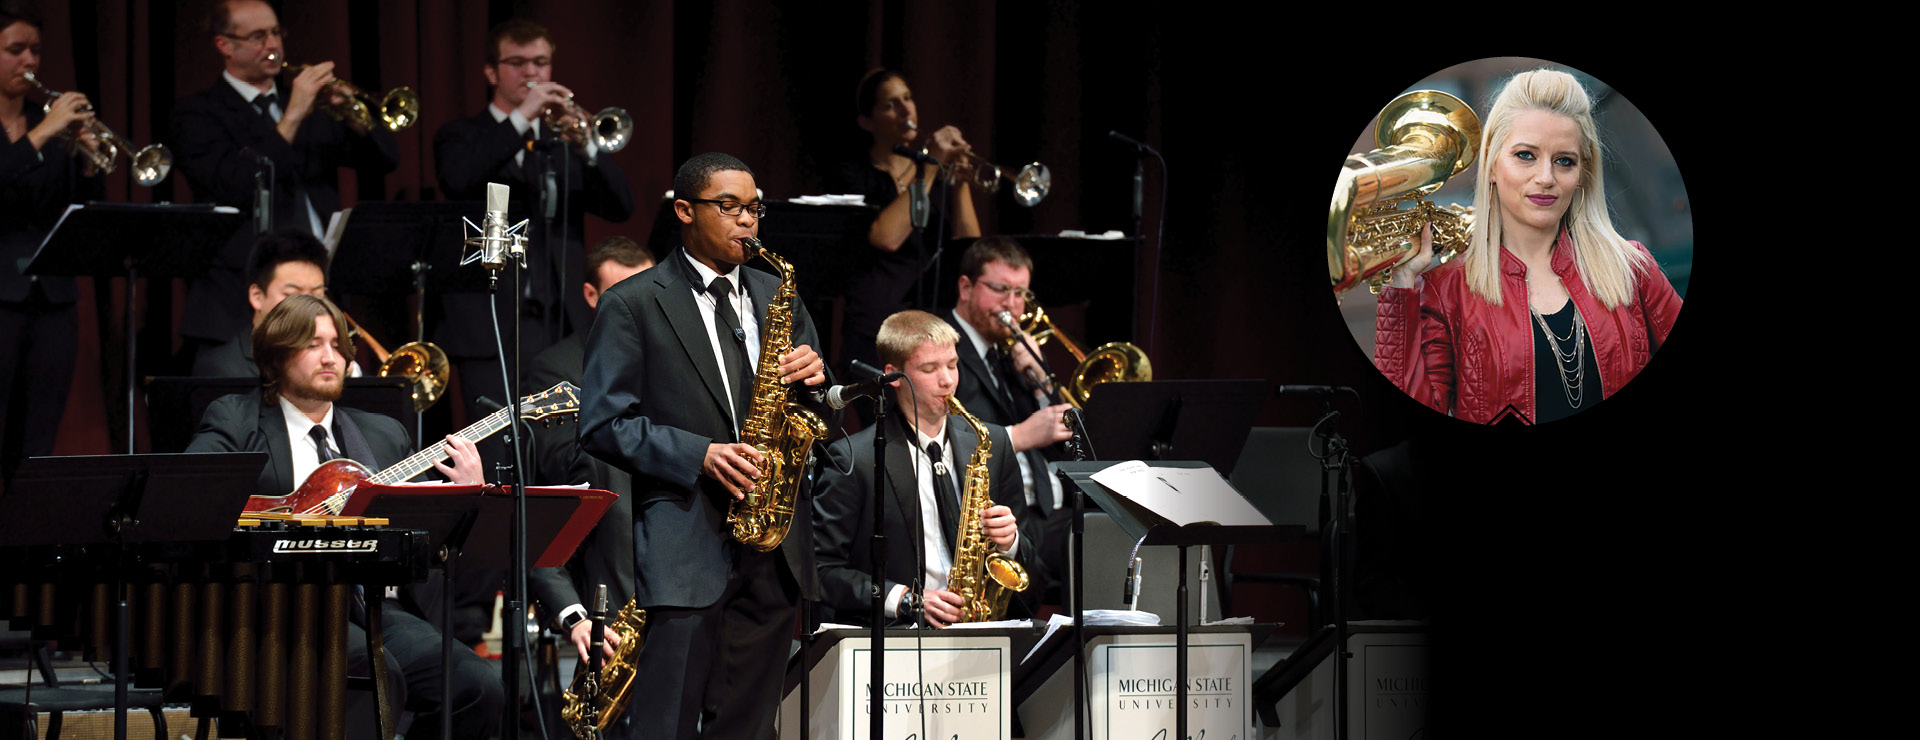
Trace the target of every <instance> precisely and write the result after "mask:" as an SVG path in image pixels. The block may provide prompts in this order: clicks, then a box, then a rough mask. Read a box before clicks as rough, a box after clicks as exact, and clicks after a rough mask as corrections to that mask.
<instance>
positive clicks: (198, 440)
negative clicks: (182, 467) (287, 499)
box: [186, 393, 413, 496]
mask: <svg viewBox="0 0 1920 740" xmlns="http://www.w3.org/2000/svg"><path fill="white" fill-rule="evenodd" d="M333 410H334V414H333V429H332V430H331V431H330V432H329V433H330V434H333V435H334V439H335V440H336V441H335V444H336V445H338V446H339V447H340V451H341V453H342V454H344V455H346V456H347V457H348V458H351V459H352V460H354V461H356V462H359V463H361V464H363V465H366V466H367V467H369V468H372V469H374V470H375V471H378V470H380V469H382V468H384V467H386V466H388V465H392V464H394V463H397V462H400V461H401V460H404V459H406V457H407V456H408V455H411V454H413V438H412V436H410V435H408V434H407V430H406V427H403V426H401V425H400V422H398V421H395V420H394V419H393V418H392V417H388V416H383V415H381V414H375V413H371V412H367V411H361V410H359V409H350V408H347V407H345V406H340V405H337V404H336V405H335V406H334V407H333ZM291 445H292V442H291V441H290V440H288V439H287V421H286V417H285V416H284V415H282V414H281V413H280V404H279V402H277V401H262V400H261V398H260V396H259V394H255V393H245V394H241V393H236V394H233V395H230V396H221V397H219V398H217V399H214V402H213V403H212V404H209V405H208V406H207V411H206V413H204V414H201V416H200V428H199V430H198V431H196V432H194V435H193V441H192V442H189V443H188V444H187V449H186V451H187V452H265V453H268V460H267V467H266V469H265V470H262V471H260V483H259V485H258V486H256V487H255V491H254V495H256V496H284V495H286V494H288V493H290V492H292V491H293V489H294V488H297V487H298V486H299V485H300V481H297V480H294V479H293V450H292V446H291Z"/></svg>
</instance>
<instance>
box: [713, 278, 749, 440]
mask: <svg viewBox="0 0 1920 740" xmlns="http://www.w3.org/2000/svg"><path fill="white" fill-rule="evenodd" d="M707 292H708V293H710V294H712V295H713V322H714V329H715V330H716V331H718V332H720V366H721V369H722V370H724V371H725V372H726V374H727V376H728V377H727V385H728V386H729V387H730V388H731V389H732V390H733V427H734V431H736V432H738V431H739V430H740V423H741V418H740V417H741V416H742V415H744V414H745V413H746V411H747V399H748V398H749V397H750V396H751V395H752V388H750V387H749V386H750V385H751V384H752V382H753V370H752V369H751V368H749V367H748V366H747V333H746V331H745V330H744V329H742V328H740V314H739V313H737V312H735V311H734V310H733V284H732V283H729V282H727V279H726V278H724V277H717V278H714V279H713V282H712V283H711V284H709V285H708V286H707Z"/></svg>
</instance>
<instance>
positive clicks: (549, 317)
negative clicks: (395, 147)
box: [433, 18, 633, 603]
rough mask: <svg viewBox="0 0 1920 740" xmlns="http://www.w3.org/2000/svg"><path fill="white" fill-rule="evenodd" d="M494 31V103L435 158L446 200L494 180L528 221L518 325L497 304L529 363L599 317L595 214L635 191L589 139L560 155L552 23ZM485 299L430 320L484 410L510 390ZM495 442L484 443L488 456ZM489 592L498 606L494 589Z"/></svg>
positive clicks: (508, 305) (615, 214) (609, 211)
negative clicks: (594, 299)
mask: <svg viewBox="0 0 1920 740" xmlns="http://www.w3.org/2000/svg"><path fill="white" fill-rule="evenodd" d="M487 38H488V41H487V46H486V60H485V62H484V63H483V64H482V65H481V67H480V71H481V73H482V74H484V75H485V76H486V79H487V84H488V85H490V86H492V89H493V90H492V95H491V97H490V99H489V101H488V103H487V106H486V109H484V110H481V111H479V112H477V113H475V114H474V115H472V116H468V117H466V118H460V119H456V120H453V121H449V122H447V124H446V125H444V126H441V127H440V130H439V131H437V132H435V133H434V136H433V165H434V170H435V171H436V172H437V173H438V177H439V181H440V189H441V190H442V191H444V196H445V197H446V198H447V199H449V200H473V201H482V200H486V188H487V183H489V182H497V183H501V184H504V185H507V186H508V187H509V188H511V190H512V196H513V209H514V212H513V213H512V214H510V218H512V219H513V220H515V221H518V220H519V219H521V218H528V219H530V221H529V223H528V225H527V271H526V274H525V275H524V276H523V277H522V283H523V286H524V288H523V290H522V295H521V298H522V301H521V307H520V320H519V321H518V322H512V321H511V320H510V319H509V318H507V317H510V316H513V315H514V313H513V310H514V303H513V296H512V295H511V291H507V290H502V291H500V292H499V294H498V296H497V297H496V299H495V300H497V301H498V302H499V305H498V308H499V315H500V316H501V317H502V318H501V327H500V330H501V339H502V341H503V342H504V343H505V345H506V347H507V348H508V351H509V352H511V351H512V348H513V342H514V332H515V331H516V330H518V331H519V332H520V335H519V337H520V351H521V354H522V356H523V357H526V358H529V359H530V358H532V357H533V356H534V355H537V354H539V353H540V351H541V350H544V349H546V348H547V347H549V346H552V345H553V343H555V342H558V341H560V340H561V339H562V338H564V337H566V336H568V335H570V334H573V333H575V332H584V331H586V330H587V328H588V326H589V325H591V323H592V321H593V318H592V316H593V314H592V312H591V311H590V310H589V309H588V308H587V303H586V300H585V299H584V298H582V297H581V293H580V287H579V286H581V285H582V284H584V283H586V282H587V281H588V278H587V273H586V246H585V245H586V234H585V229H586V215H587V214H589V213H591V214H593V215H595V216H599V217H600V218H603V219H606V220H607V221H611V222H615V223H619V222H622V221H626V220H627V218H628V217H630V216H632V215H633V189H632V187H631V186H629V185H628V184H627V176H626V173H624V172H622V171H621V169H620V165H618V164H615V163H614V161H613V157H612V156H610V155H609V153H608V152H604V151H600V150H599V148H598V147H597V146H596V145H595V143H594V142H593V137H592V136H586V137H582V140H579V141H568V142H567V146H566V148H565V153H564V154H563V153H562V151H561V149H560V148H559V146H558V142H557V141H556V138H557V137H556V136H555V132H554V130H553V129H552V128H551V127H550V126H549V125H548V122H547V121H544V120H542V117H543V115H544V113H545V112H546V110H547V109H548V108H549V107H551V106H555V105H564V104H565V103H566V101H567V98H568V96H570V95H572V94H573V91H571V90H569V89H567V88H566V87H565V86H562V85H560V84H558V83H555V82H554V81H553V63H554V54H555V49H554V43H553V38H552V36H550V35H549V34H548V33H547V29H546V28H545V27H543V26H540V25H539V24H536V23H533V22H532V21H527V20H524V19H518V18H516V19H512V20H508V21H505V22H503V23H501V24H499V25H497V26H494V27H493V29H492V30H491V31H490V32H489V33H488V37H487ZM562 208H564V209H565V210H564V212H562V210H561V209H562ZM503 284H505V283H504V281H503ZM486 302H487V296H485V295H483V294H478V293H467V294H454V293H448V294H443V295H442V296H441V300H440V305H441V307H442V309H443V311H444V314H445V316H444V318H443V319H442V320H440V321H438V322H433V323H434V326H435V327H436V329H435V333H436V336H435V338H434V342H435V343H437V344H439V345H440V347H441V348H442V349H445V350H446V351H447V355H448V358H449V359H451V360H452V361H453V364H454V368H455V371H456V372H458V373H459V374H460V378H461V381H460V384H461V388H462V392H463V394H464V396H463V397H462V398H461V401H462V402H463V403H466V404H468V407H469V410H471V411H476V412H478V411H481V409H480V408H479V407H478V406H475V405H474V404H473V400H474V399H475V398H477V397H479V396H483V395H484V396H488V397H490V398H507V397H508V394H507V392H506V389H505V387H503V385H502V381H503V379H502V378H501V377H500V366H499V359H498V357H497V356H496V354H495V351H494V336H493V325H492V323H491V320H490V319H489V318H488V315H489V314H488V311H489V309H488V307H487V303H486ZM494 448H495V447H494V446H489V445H482V446H481V450H482V453H483V454H487V455H489V456H491V455H492V453H491V452H489V451H490V450H492V449H494ZM487 593H488V596H487V599H488V603H492V602H491V599H492V596H491V594H492V591H488V592H487Z"/></svg>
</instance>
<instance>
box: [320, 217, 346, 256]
mask: <svg viewBox="0 0 1920 740" xmlns="http://www.w3.org/2000/svg"><path fill="white" fill-rule="evenodd" d="M352 215H353V209H352V208H342V209H340V210H338V211H334V212H333V217H332V218H329V219H327V235H326V236H324V237H321V238H320V243H321V244H325V245H327V258H328V259H332V258H333V254H334V252H336V251H339V249H340V237H341V236H342V235H344V234H346V233H347V217H349V216H352Z"/></svg>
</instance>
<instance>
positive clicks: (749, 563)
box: [627, 547, 800, 740]
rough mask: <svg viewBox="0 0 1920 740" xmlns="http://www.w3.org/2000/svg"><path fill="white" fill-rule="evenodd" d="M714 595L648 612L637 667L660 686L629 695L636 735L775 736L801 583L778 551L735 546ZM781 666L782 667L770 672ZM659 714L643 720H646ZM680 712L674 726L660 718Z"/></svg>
mask: <svg viewBox="0 0 1920 740" xmlns="http://www.w3.org/2000/svg"><path fill="white" fill-rule="evenodd" d="M734 553H735V554H734V566H733V568H732V569H731V570H730V571H729V572H728V576H727V586H726V590H725V592H724V593H722V595H721V596H720V600H719V601H718V602H715V603H714V604H713V605H711V606H707V607H703V608H699V609H675V608H669V607H659V608H655V609H652V610H650V612H649V613H648V615H647V642H646V646H645V647H644V648H643V649H641V651H640V657H639V661H638V665H637V669H638V673H639V675H642V676H683V677H684V680H683V681H682V682H680V683H679V684H674V683H672V682H668V681H659V682H655V683H653V684H652V686H653V687H654V688H656V689H658V690H655V691H640V692H635V695H634V698H633V701H632V702H631V703H629V704H628V706H627V712H628V713H629V714H631V715H633V716H634V717H635V718H637V719H638V720H639V721H637V722H636V723H635V725H634V733H633V736H634V737H636V738H641V739H642V740H666V739H667V738H673V739H675V740H691V738H695V737H721V738H742V739H745V740H757V739H760V738H770V737H772V736H773V729H774V728H773V722H774V718H775V716H776V715H777V713H778V711H779V707H780V686H781V680H782V678H783V676H784V673H785V671H784V666H785V665H786V662H787V661H786V658H787V656H788V654H789V653H790V652H791V650H792V644H793V625H794V619H795V617H796V615H797V613H798V609H796V608H795V606H794V604H795V603H796V602H797V601H798V600H799V598H800V586H799V584H798V583H796V582H794V580H793V577H792V576H791V575H789V574H788V573H787V570H786V568H784V567H782V566H781V564H780V557H781V556H780V553H779V552H778V551H775V552H771V553H763V552H757V551H754V550H753V549H751V548H746V547H736V548H734ZM773 666H781V667H782V668H781V669H775V670H769V668H770V667H773ZM648 717H652V718H657V719H656V720H655V721H646V720H645V719H644V718H648ZM667 717H679V718H680V719H679V721H678V722H677V723H675V722H670V721H665V720H664V719H658V718H667Z"/></svg>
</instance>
